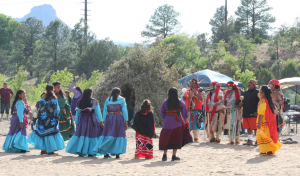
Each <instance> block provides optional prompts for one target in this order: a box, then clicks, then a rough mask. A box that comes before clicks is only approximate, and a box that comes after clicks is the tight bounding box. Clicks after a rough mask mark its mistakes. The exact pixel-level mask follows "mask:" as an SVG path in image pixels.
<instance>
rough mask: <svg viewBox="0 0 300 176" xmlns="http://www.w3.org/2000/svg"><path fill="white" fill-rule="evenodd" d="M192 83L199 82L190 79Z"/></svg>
mask: <svg viewBox="0 0 300 176" xmlns="http://www.w3.org/2000/svg"><path fill="white" fill-rule="evenodd" d="M190 83H194V84H198V83H197V81H195V80H190Z"/></svg>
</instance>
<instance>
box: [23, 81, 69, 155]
mask: <svg viewBox="0 0 300 176" xmlns="http://www.w3.org/2000/svg"><path fill="white" fill-rule="evenodd" d="M46 92H47V93H46V94H44V95H43V96H42V97H41V99H40V103H39V109H38V115H37V121H36V123H35V124H34V125H33V131H32V132H31V134H30V135H29V137H28V142H29V143H30V144H32V145H34V149H38V150H41V154H49V155H51V154H57V153H55V151H58V150H62V149H64V148H65V143H64V139H63V137H62V135H61V134H60V132H59V123H58V122H59V113H60V109H59V105H58V102H57V98H56V96H55V94H54V92H53V86H52V85H47V86H46Z"/></svg>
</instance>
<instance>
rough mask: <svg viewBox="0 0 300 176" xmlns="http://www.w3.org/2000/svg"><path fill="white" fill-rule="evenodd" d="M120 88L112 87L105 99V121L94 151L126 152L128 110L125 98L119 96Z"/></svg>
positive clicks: (105, 152) (106, 155)
mask: <svg viewBox="0 0 300 176" xmlns="http://www.w3.org/2000/svg"><path fill="white" fill-rule="evenodd" d="M120 94H121V90H120V89H119V88H114V89H113V90H112V92H111V96H110V97H109V98H107V99H106V101H105V105H104V109H103V121H104V122H105V126H104V130H103V132H102V135H101V137H100V139H99V141H98V143H97V145H96V146H95V148H94V152H97V153H100V154H103V155H105V156H104V158H108V157H109V155H108V154H111V155H116V158H117V159H118V158H120V154H123V153H126V147H127V139H126V130H127V128H128V126H127V121H128V112H127V106H126V102H125V99H124V98H123V97H121V96H120Z"/></svg>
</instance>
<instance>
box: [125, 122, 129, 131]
mask: <svg viewBox="0 0 300 176" xmlns="http://www.w3.org/2000/svg"><path fill="white" fill-rule="evenodd" d="M127 129H128V125H127V122H125V130H127Z"/></svg>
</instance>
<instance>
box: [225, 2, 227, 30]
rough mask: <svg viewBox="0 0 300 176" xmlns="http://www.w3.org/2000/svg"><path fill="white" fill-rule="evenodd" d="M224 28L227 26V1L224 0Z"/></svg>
mask: <svg viewBox="0 0 300 176" xmlns="http://www.w3.org/2000/svg"><path fill="white" fill-rule="evenodd" d="M225 26H227V0H225Z"/></svg>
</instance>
